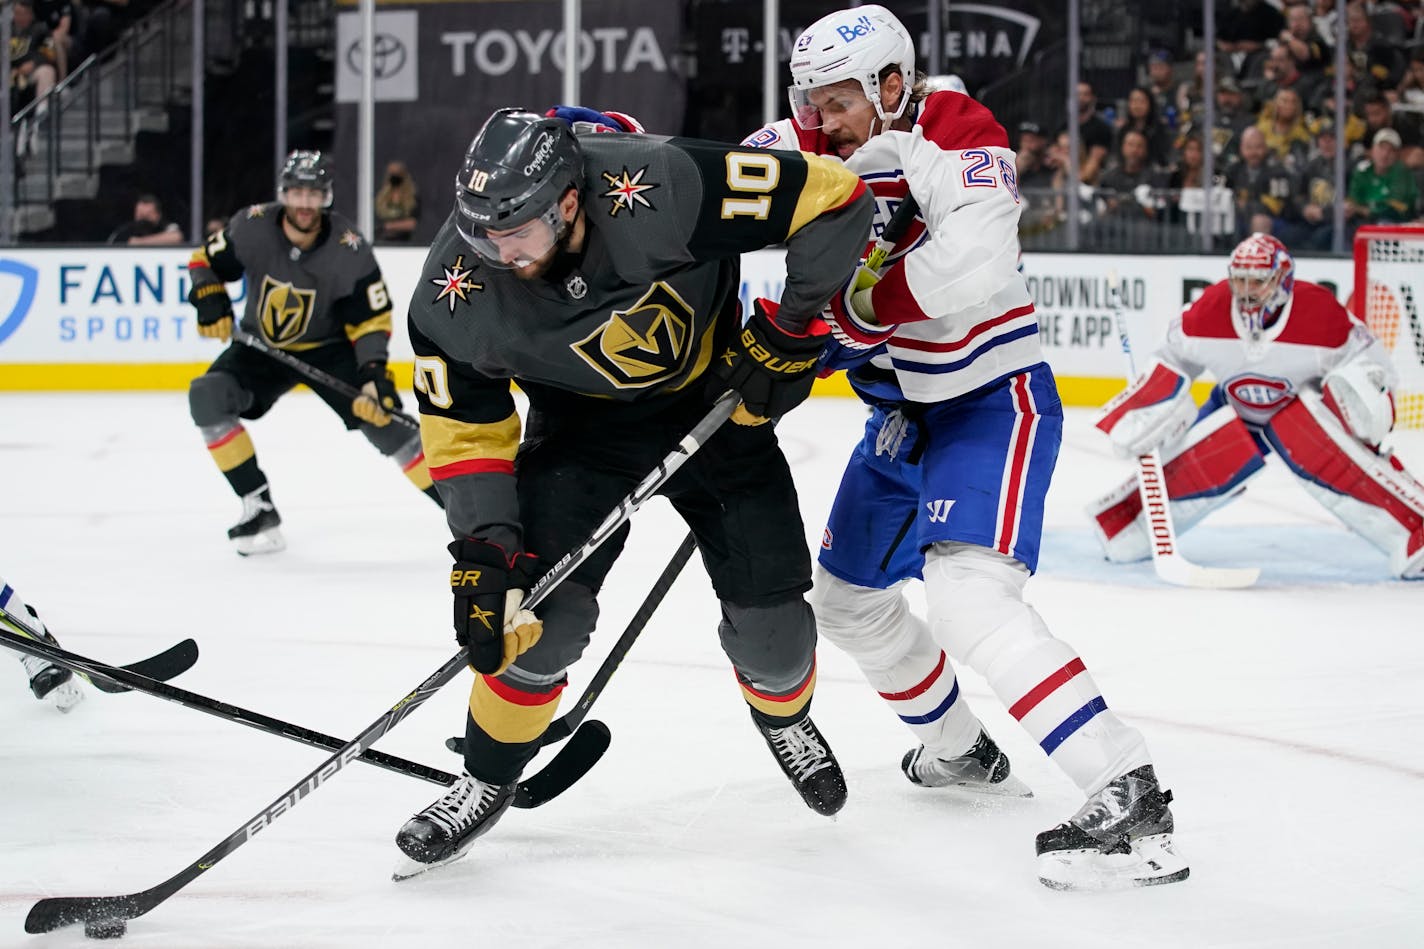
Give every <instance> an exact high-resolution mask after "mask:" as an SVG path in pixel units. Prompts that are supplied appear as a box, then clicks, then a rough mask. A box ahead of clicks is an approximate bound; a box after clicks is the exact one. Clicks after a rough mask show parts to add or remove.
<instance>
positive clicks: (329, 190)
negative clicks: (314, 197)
mask: <svg viewBox="0 0 1424 949" xmlns="http://www.w3.org/2000/svg"><path fill="white" fill-rule="evenodd" d="M334 180H335V176H334V175H333V174H332V173H331V161H330V160H329V159H328V158H327V157H326V156H325V155H323V154H322V153H321V152H308V151H300V150H298V151H295V152H292V153H291V154H290V155H288V156H287V161H286V163H285V164H284V165H282V171H281V173H280V174H279V175H277V200H278V201H281V202H282V203H283V204H285V203H286V201H287V189H288V188H312V189H314V190H317V191H320V192H321V193H322V194H323V195H325V200H324V201H323V202H322V205H321V206H322V207H324V208H329V207H331V202H332V199H333V198H334V197H335V190H334Z"/></svg>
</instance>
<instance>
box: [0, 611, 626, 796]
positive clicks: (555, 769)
mask: <svg viewBox="0 0 1424 949" xmlns="http://www.w3.org/2000/svg"><path fill="white" fill-rule="evenodd" d="M0 618H3V619H6V620H9V621H10V622H12V623H15V624H17V625H20V626H21V627H23V628H24V629H25V631H26V632H25V634H24V635H21V634H16V633H12V632H10V631H9V630H7V629H4V628H0V645H3V646H6V647H8V648H10V649H14V650H16V651H19V652H25V653H28V654H30V655H32V656H39V657H40V658H42V659H45V660H48V661H49V662H52V663H54V664H55V665H58V666H63V667H64V668H66V669H72V670H74V671H75V672H77V673H79V674H80V675H82V676H84V677H85V678H86V679H88V680H89V681H90V682H93V683H94V685H95V686H96V687H97V688H100V689H102V690H103V691H105V692H130V691H132V692H143V693H145V694H147V695H152V696H154V697H155V698H160V699H166V700H168V701H170V702H173V703H175V704H177V705H182V706H184V707H185V708H190V709H193V710H194V711H197V712H203V713H204V714H207V715H211V716H213V717H214V718H220V719H222V720H223V721H228V722H236V723H237V724H239V725H246V726H247V727H248V728H255V729H256V730H258V731H261V732H266V733H268V734H269V735H276V736H278V737H280V738H286V739H289V740H291V741H295V742H299V743H301V744H304V745H310V746H312V747H314V748H322V749H325V750H327V751H337V750H340V749H341V748H343V747H344V746H345V745H346V741H345V740H343V739H340V738H333V737H332V736H330V735H324V734H322V733H321V732H319V731H315V730H313V729H310V728H304V727H302V726H301V725H294V724H292V723H291V722H284V721H282V720H281V719H279V718H273V717H271V716H270V715H263V714H262V713H261V712H254V711H252V710H251V709H245V708H242V707H240V706H237V705H230V704H229V703H227V702H221V701H218V700H217V699H212V698H209V697H208V696H206V695H199V694H198V693H196V692H189V691H188V690H187V689H180V688H178V687H177V686H173V685H169V684H167V683H166V682H163V681H161V680H163V679H168V678H172V677H173V676H175V675H178V674H179V673H180V672H183V671H184V670H186V669H187V668H188V667H190V666H191V665H192V664H193V662H194V661H196V659H197V656H198V647H197V644H196V643H194V642H193V640H191V639H187V640H184V641H183V642H181V643H179V644H178V645H176V646H174V647H172V648H171V649H168V650H166V651H165V652H162V653H160V654H159V655H157V656H154V657H152V658H150V659H144V660H142V661H140V662H135V663H132V664H130V665H127V666H111V665H109V664H107V663H104V662H100V661H99V660H97V659H90V658H89V657H88V656H81V655H80V654H78V653H75V652H70V651H69V650H67V649H64V648H62V647H60V646H57V645H54V644H52V643H49V642H46V641H44V640H39V639H37V638H35V637H34V635H33V634H34V633H36V632H37V631H36V630H33V629H31V628H29V627H28V626H25V624H24V623H23V622H22V621H21V619H20V618H19V617H17V616H15V615H14V614H12V613H10V612H9V611H7V610H5V609H4V608H3V607H0ZM606 732H607V730H606V729H605V730H604V734H602V735H600V734H599V733H598V730H597V729H593V730H592V731H590V732H589V733H588V734H587V737H586V738H581V739H580V740H579V741H577V742H570V743H569V744H568V745H567V746H565V748H563V749H562V750H560V752H559V754H558V755H556V756H555V757H554V759H553V760H552V761H550V762H549V764H548V765H546V766H545V767H544V768H543V769H542V770H541V771H539V773H537V774H535V775H533V776H532V777H531V778H530V779H529V780H528V781H521V782H520V784H519V789H518V790H517V791H515V798H514V806H515V807H538V806H539V805H540V804H543V803H545V802H547V801H549V800H551V799H553V798H555V797H557V796H558V795H559V794H562V793H563V792H564V791H566V790H568V788H569V787H570V786H571V785H572V784H573V783H574V782H575V781H577V780H578V779H579V778H581V777H583V776H584V774H585V773H587V771H588V769H589V768H592V767H593V766H594V765H595V764H596V763H597V762H598V759H599V758H600V757H602V755H603V752H604V751H605V750H606V749H607V747H608V736H607V733H606ZM357 760H358V761H361V762H362V763H364V764H370V765H375V766H376V767H378V768H384V769H385V770H387V771H392V772H395V773H396V774H404V775H409V776H410V777H413V778H419V779H421V780H422V781H429V782H430V783H431V784H439V785H441V786H442V787H449V786H450V785H452V784H454V783H455V781H456V780H458V779H457V777H456V776H455V775H453V774H450V773H449V772H448V771H441V770H440V769H438V768H431V767H427V766H426V765H423V764H419V763H418V762H415V761H407V760H406V759H404V758H398V757H396V756H395V755H388V754H385V753H384V752H380V751H365V752H363V753H362V754H361V755H360V756H359V758H357Z"/></svg>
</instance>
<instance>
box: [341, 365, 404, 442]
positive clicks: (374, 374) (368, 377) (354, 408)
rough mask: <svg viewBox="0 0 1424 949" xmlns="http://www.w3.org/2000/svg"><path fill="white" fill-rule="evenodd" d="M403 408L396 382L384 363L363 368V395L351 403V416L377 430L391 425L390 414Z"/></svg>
mask: <svg viewBox="0 0 1424 949" xmlns="http://www.w3.org/2000/svg"><path fill="white" fill-rule="evenodd" d="M400 407H401V400H400V395H399V394H398V393H397V392H396V380H395V377H394V376H393V375H391V371H390V370H389V369H387V368H386V364H385V363H383V362H368V363H366V364H365V365H364V366H362V367H361V394H360V395H358V396H356V398H355V399H354V400H352V402H351V414H352V415H354V416H356V417H357V418H358V419H360V420H361V421H363V422H368V423H370V424H371V425H374V426H376V427H377V428H385V427H386V426H387V425H389V424H391V416H390V413H391V412H392V411H394V410H396V409H399V408H400Z"/></svg>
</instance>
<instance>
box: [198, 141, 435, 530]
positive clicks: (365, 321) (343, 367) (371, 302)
mask: <svg viewBox="0 0 1424 949" xmlns="http://www.w3.org/2000/svg"><path fill="white" fill-rule="evenodd" d="M331 200H332V175H331V170H330V167H329V163H328V162H327V160H326V158H325V157H323V156H322V154H321V153H320V152H305V151H296V152H292V154H291V155H290V156H289V157H288V159H287V162H286V165H285V166H284V167H283V168H282V172H281V174H280V176H279V177H278V181H277V201H275V202H272V203H270V204H255V205H253V206H252V207H250V208H247V209H246V210H243V211H239V212H238V213H237V214H235V215H233V217H232V220H230V221H229V222H228V225H227V227H225V228H224V229H223V230H221V231H218V232H217V233H216V234H213V235H212V236H211V237H209V238H208V240H207V243H206V244H204V245H203V247H201V248H200V249H199V250H197V251H195V252H194V254H193V258H192V261H191V262H190V263H189V264H188V272H189V274H190V276H191V278H192V289H191V290H190V291H189V294H188V300H189V302H190V303H192V304H193V306H194V307H195V308H196V309H197V311H198V332H199V333H201V334H202V335H203V336H207V337H211V338H214V339H222V340H226V339H228V338H230V337H231V335H232V326H233V311H232V300H231V299H230V298H229V297H228V294H227V288H226V286H225V284H226V283H228V282H231V281H234V280H237V279H238V278H240V277H242V275H243V274H246V275H247V303H246V306H245V308H244V311H243V316H242V320H241V322H240V325H241V327H242V329H243V330H245V331H246V332H247V333H249V334H250V335H252V336H255V337H259V338H260V339H261V340H263V341H264V342H265V343H267V344H268V345H269V346H275V347H279V348H281V349H283V350H285V351H287V352H289V353H291V354H292V355H294V356H296V357H297V358H299V359H301V360H302V361H303V362H306V363H309V364H310V365H312V366H314V367H316V368H317V369H320V370H323V371H324V372H326V373H328V374H330V375H332V376H335V377H336V378H338V379H340V380H342V381H343V382H346V383H348V384H350V385H351V386H352V387H353V388H358V389H360V391H361V395H360V397H359V398H357V399H355V400H354V401H353V400H350V399H347V398H346V397H344V396H342V395H340V394H338V393H335V392H332V391H330V390H327V389H323V388H322V387H320V386H314V388H315V390H316V392H317V394H318V395H319V396H321V398H322V400H323V401H324V402H326V404H327V405H329V406H330V407H331V409H332V410H333V411H334V412H336V414H337V415H339V416H341V420H342V421H343V422H345V423H346V427H347V428H348V429H351V428H358V427H359V428H360V429H361V434H363V435H365V436H366V438H367V439H369V440H370V442H371V444H373V445H375V446H376V449H377V450H378V451H380V453H381V454H383V455H387V456H390V457H391V458H393V459H394V460H395V462H396V463H397V464H399V465H400V466H401V470H403V471H404V472H405V475H406V477H408V478H409V479H410V480H411V481H412V482H413V483H414V484H415V486H416V487H417V488H419V489H420V490H422V491H424V492H425V493H426V494H428V495H429V496H430V497H431V499H432V500H434V501H435V502H436V503H437V504H438V503H440V497H439V495H438V494H437V493H436V491H435V488H434V487H433V486H432V485H431V483H430V474H429V472H428V471H427V469H426V465H425V457H424V455H422V454H421V449H420V438H419V437H418V436H417V435H414V434H412V433H410V432H409V431H407V430H406V429H404V428H402V427H401V426H399V425H392V424H391V417H390V415H389V414H388V410H391V409H399V408H400V396H399V395H398V394H397V393H396V387H395V382H394V380H393V379H392V377H391V374H390V372H388V371H387V369H386V344H387V341H388V339H389V338H390V335H391V301H390V295H389V293H388V292H387V291H386V284H385V282H384V280H382V278H381V269H380V267H379V266H378V265H377V263H376V258H375V255H374V254H372V252H371V246H370V244H368V243H367V242H366V241H365V240H364V239H363V238H362V236H361V235H360V234H359V233H357V231H356V228H355V227H354V226H353V225H352V224H351V222H350V221H348V220H347V219H346V218H344V217H342V216H341V215H339V214H336V213H335V212H333V211H331V210H329V209H330V207H331ZM305 381H307V380H306V379H305V378H304V377H303V376H301V375H299V374H298V373H297V372H296V371H294V370H293V369H290V368H288V367H286V366H283V365H281V364H279V363H277V362H276V361H274V360H273V359H272V358H271V357H269V356H266V355H264V354H262V353H260V352H258V351H256V350H255V349H253V348H250V347H248V346H243V345H236V344H234V345H231V346H229V347H228V348H227V349H226V350H225V351H224V352H223V353H222V355H220V356H218V358H217V359H216V360H215V361H214V362H213V364H212V365H211V366H209V367H208V371H207V372H206V373H204V374H203V375H201V376H199V377H198V378H197V379H194V380H193V383H192V385H191V386H189V389H188V403H189V408H190V409H191V411H192V415H193V421H194V423H196V424H197V426H198V428H199V429H200V430H201V431H202V433H203V440H204V442H205V443H206V444H207V446H208V451H209V452H211V453H212V456H213V460H214V461H215V462H217V465H218V468H219V469H220V470H221V471H222V473H223V476H224V477H226V478H227V481H228V484H230V485H231V486H232V489H233V491H235V492H236V493H237V495H238V496H239V497H240V498H242V518H241V520H240V521H238V523H237V525H236V526H234V527H233V528H232V529H230V530H229V531H228V537H229V539H231V540H232V542H233V544H234V545H235V546H236V548H237V552H238V553H239V554H242V555H244V556H246V555H248V554H261V553H272V552H275V551H278V550H281V549H282V548H283V547H284V546H285V542H284V541H283V539H282V534H281V531H280V529H279V525H280V524H281V523H282V519H281V517H280V516H279V515H278V514H277V509H276V507H275V506H274V505H273V503H272V494H271V490H270V488H269V487H268V484H267V476H266V475H265V474H263V473H262V469H261V468H259V467H258V466H257V456H256V453H255V451H254V449H253V447H252V439H251V437H250V436H249V435H248V434H247V430H246V429H245V428H244V427H243V425H242V421H241V420H242V419H256V418H261V417H262V416H263V415H265V414H266V412H267V410H268V409H270V408H271V407H272V406H273V405H274V404H275V403H276V401H277V399H278V398H280V397H281V396H282V394H283V393H285V392H286V391H287V390H288V389H291V388H292V387H293V386H295V385H296V384H298V383H300V382H305Z"/></svg>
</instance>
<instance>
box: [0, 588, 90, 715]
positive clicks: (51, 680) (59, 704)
mask: <svg viewBox="0 0 1424 949" xmlns="http://www.w3.org/2000/svg"><path fill="white" fill-rule="evenodd" d="M0 610H4V612H5V613H7V614H9V615H11V616H15V617H18V618H19V619H21V620H22V621H24V622H25V623H26V624H27V625H28V626H29V627H30V629H31V630H35V631H37V632H39V633H40V635H41V636H43V637H44V641H45V642H47V643H50V644H51V645H59V644H58V642H56V640H55V638H54V636H53V635H52V634H51V633H50V631H49V630H48V629H46V628H45V624H44V621H43V620H41V619H40V615H39V613H37V612H35V608H34V607H32V606H30V605H29V604H28V603H26V602H25V601H24V600H22V599H20V596H19V594H18V593H16V592H15V588H14V587H12V586H10V584H8V583H6V582H5V578H4V577H0ZM0 625H3V626H4V627H5V629H7V630H10V631H11V632H15V633H18V634H20V635H21V636H25V637H28V638H33V636H32V633H31V632H30V630H27V629H23V628H21V627H20V626H19V625H18V624H16V623H12V622H9V621H8V620H6V619H5V617H4V614H0ZM20 665H22V666H24V668H25V675H26V677H27V678H29V680H30V691H31V692H33V693H34V696H35V698H37V699H39V700H40V701H42V702H44V701H48V702H50V703H52V704H53V705H54V707H55V708H57V709H59V710H60V711H61V712H67V711H69V710H70V709H72V708H74V706H76V705H78V704H79V703H80V702H81V701H83V700H84V692H83V691H82V690H81V689H80V688H79V684H78V683H77V682H76V681H75V679H74V673H73V672H70V671H69V670H68V669H66V668H64V667H63V666H57V665H55V664H54V663H52V662H49V661H48V660H45V659H41V658H40V657H39V656H21V657H20Z"/></svg>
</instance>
